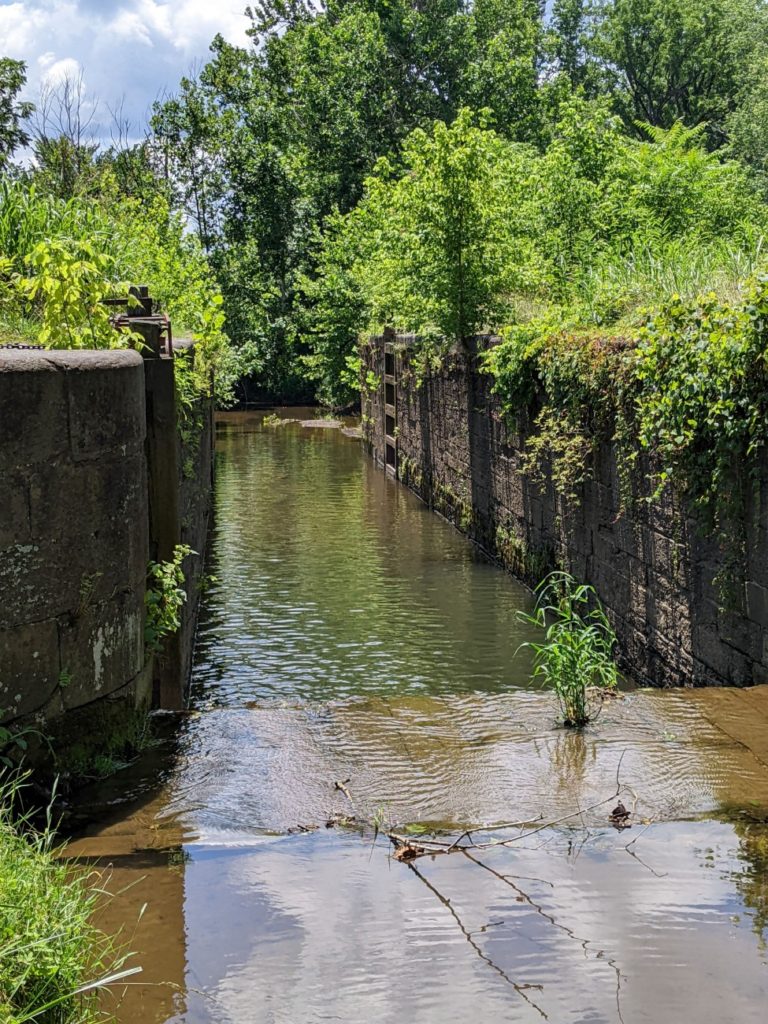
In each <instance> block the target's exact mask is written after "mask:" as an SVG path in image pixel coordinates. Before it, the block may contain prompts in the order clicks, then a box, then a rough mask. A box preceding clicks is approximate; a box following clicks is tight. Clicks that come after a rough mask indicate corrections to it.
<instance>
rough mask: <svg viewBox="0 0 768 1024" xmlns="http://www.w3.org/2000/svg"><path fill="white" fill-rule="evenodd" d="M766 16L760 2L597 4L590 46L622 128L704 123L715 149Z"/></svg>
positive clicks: (761, 41)
mask: <svg viewBox="0 0 768 1024" xmlns="http://www.w3.org/2000/svg"><path fill="white" fill-rule="evenodd" d="M766 17H768V10H767V9H766V6H765V4H764V3H762V2H761V0H597V2H596V3H595V5H594V19H595V24H594V35H593V39H592V43H591V46H592V49H593V52H594V53H595V54H596V56H597V57H598V58H600V59H601V60H602V61H604V62H605V64H606V67H607V69H608V71H609V72H610V78H609V83H610V87H611V88H612V91H613V98H614V102H615V106H616V109H617V110H618V111H619V113H620V114H621V115H622V117H623V118H624V121H625V123H626V125H627V126H628V127H629V128H630V130H632V129H633V127H634V124H635V122H636V121H642V122H647V123H648V124H651V125H654V126H656V127H662V128H669V127H671V126H672V125H673V124H674V123H675V122H676V121H678V120H679V121H682V122H683V123H684V124H686V125H688V126H689V127H693V126H695V125H698V124H706V125H707V126H708V131H709V134H710V139H711V143H712V144H715V145H717V144H722V142H723V141H724V139H725V134H724V133H725V120H726V118H727V116H728V114H729V112H731V111H732V110H733V109H734V108H735V104H736V98H737V95H738V92H739V88H740V82H741V75H742V73H743V70H744V66H745V64H746V63H747V62H748V58H749V55H750V53H752V52H754V50H755V48H756V47H757V46H758V45H765V42H766V32H767V24H768V23H767V22H766ZM570 24H573V19H571V22H570ZM571 45H572V44H571Z"/></svg>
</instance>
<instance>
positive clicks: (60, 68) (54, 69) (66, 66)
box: [42, 54, 81, 87]
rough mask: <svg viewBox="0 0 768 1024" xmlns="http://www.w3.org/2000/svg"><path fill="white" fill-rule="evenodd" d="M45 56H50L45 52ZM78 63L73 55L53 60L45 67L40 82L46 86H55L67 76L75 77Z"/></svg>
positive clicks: (78, 67)
mask: <svg viewBox="0 0 768 1024" xmlns="http://www.w3.org/2000/svg"><path fill="white" fill-rule="evenodd" d="M46 56H50V55H48V54H46ZM80 70H81V69H80V65H79V64H78V62H77V61H76V60H75V58H74V57H64V59H63V60H54V61H53V62H52V63H51V64H49V65H48V66H47V67H46V69H45V74H44V75H43V76H42V82H43V84H44V85H46V86H50V87H55V86H57V85H59V83H60V82H63V81H65V80H66V79H67V78H69V79H76V78H77V76H78V75H79V74H80Z"/></svg>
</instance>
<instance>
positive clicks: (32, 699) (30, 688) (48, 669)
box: [0, 619, 60, 722]
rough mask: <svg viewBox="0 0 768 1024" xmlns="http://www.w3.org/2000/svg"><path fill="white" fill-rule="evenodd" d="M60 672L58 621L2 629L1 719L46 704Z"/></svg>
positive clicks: (33, 710) (9, 717)
mask: <svg viewBox="0 0 768 1024" xmlns="http://www.w3.org/2000/svg"><path fill="white" fill-rule="evenodd" d="M59 671H60V669H59V636H58V632H57V629H56V622H55V620H53V619H49V620H47V621H45V622H33V623H31V624H25V625H22V626H16V627H13V628H11V629H0V722H2V721H8V720H10V719H13V718H19V717H20V716H21V715H29V714H32V713H33V712H35V711H38V710H39V709H40V708H42V707H44V706H45V704H46V703H47V701H48V700H49V699H50V697H51V695H52V694H53V692H54V691H55V689H56V687H57V686H58V685H59Z"/></svg>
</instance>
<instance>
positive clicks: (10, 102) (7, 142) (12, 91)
mask: <svg viewBox="0 0 768 1024" xmlns="http://www.w3.org/2000/svg"><path fill="white" fill-rule="evenodd" d="M26 80H27V69H26V65H25V64H24V63H23V62H22V61H20V60H11V59H10V57H0V168H2V167H3V165H4V164H5V163H6V162H7V160H8V159H9V158H10V157H11V156H12V155H13V152H14V150H16V149H18V148H19V146H25V145H26V144H27V143H28V142H29V135H28V133H27V131H26V129H25V122H26V121H27V120H28V118H29V117H30V115H31V114H32V111H33V109H34V108H33V106H32V104H31V103H28V102H26V101H23V100H19V99H18V95H19V93H20V92H21V90H22V89H23V87H24V84H25V83H26Z"/></svg>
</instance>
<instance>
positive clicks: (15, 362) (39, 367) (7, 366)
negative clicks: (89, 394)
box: [0, 348, 141, 373]
mask: <svg viewBox="0 0 768 1024" xmlns="http://www.w3.org/2000/svg"><path fill="white" fill-rule="evenodd" d="M139 364H141V356H140V355H139V353H138V352H134V351H133V349H129V348H108V349H18V348H0V373H35V372H41V373H45V372H48V373H56V372H60V371H65V372H66V371H71V370H120V369H125V368H127V367H130V366H136V365H139Z"/></svg>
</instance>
